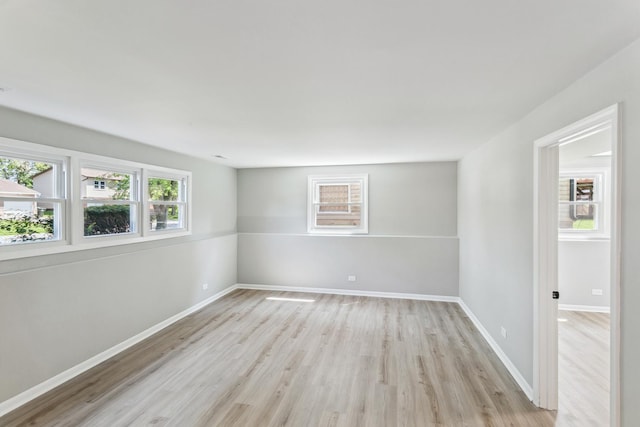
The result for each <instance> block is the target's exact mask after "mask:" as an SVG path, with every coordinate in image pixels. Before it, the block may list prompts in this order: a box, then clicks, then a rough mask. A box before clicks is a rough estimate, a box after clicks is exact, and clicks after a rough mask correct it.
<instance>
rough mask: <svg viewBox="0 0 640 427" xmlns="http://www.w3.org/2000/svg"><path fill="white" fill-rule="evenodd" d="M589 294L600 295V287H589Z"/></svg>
mask: <svg viewBox="0 0 640 427" xmlns="http://www.w3.org/2000/svg"><path fill="white" fill-rule="evenodd" d="M591 295H602V289H591Z"/></svg>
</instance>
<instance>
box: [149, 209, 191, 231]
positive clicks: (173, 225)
mask: <svg viewBox="0 0 640 427" xmlns="http://www.w3.org/2000/svg"><path fill="white" fill-rule="evenodd" d="M183 218H184V206H183V205H178V204H151V205H149V226H150V229H151V231H157V230H175V229H180V228H184V219H183Z"/></svg>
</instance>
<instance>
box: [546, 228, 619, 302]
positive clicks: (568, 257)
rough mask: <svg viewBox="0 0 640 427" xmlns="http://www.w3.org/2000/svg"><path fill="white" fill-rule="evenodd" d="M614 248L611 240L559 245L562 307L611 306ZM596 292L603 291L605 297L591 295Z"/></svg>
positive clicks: (559, 278)
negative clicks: (563, 305) (611, 266)
mask: <svg viewBox="0 0 640 427" xmlns="http://www.w3.org/2000/svg"><path fill="white" fill-rule="evenodd" d="M610 245H611V242H610V241H609V240H560V241H559V242H558V290H559V291H560V301H559V302H560V304H569V305H585V306H591V307H601V308H608V307H609V301H610V285H609V283H610V282H611V279H610V273H611V270H610V268H609V267H610V265H611V251H610ZM592 289H602V295H591V290H592Z"/></svg>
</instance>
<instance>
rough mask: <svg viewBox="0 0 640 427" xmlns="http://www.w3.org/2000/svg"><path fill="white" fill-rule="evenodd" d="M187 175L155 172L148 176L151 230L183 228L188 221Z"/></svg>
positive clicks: (148, 219) (148, 221) (148, 217)
mask: <svg viewBox="0 0 640 427" xmlns="http://www.w3.org/2000/svg"><path fill="white" fill-rule="evenodd" d="M186 190H187V176H186V175H181V176H180V175H178V176H175V175H174V176H167V175H156V174H153V173H152V175H151V176H149V177H148V178H147V195H148V216H147V223H148V224H149V230H150V231H152V232H158V231H162V230H183V229H185V228H186V223H187V203H186V200H187V191H186Z"/></svg>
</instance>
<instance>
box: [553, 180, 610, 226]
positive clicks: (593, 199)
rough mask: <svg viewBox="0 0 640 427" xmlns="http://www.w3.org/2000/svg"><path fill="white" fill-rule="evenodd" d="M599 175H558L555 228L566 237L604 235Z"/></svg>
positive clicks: (602, 203)
mask: <svg viewBox="0 0 640 427" xmlns="http://www.w3.org/2000/svg"><path fill="white" fill-rule="evenodd" d="M603 181H604V176H603V174H602V173H561V174H560V177H559V181H558V199H559V201H558V228H559V232H560V233H561V234H562V233H565V234H574V235H579V234H594V233H599V234H600V233H602V234H606V231H605V226H604V216H605V212H604V195H603V187H604V185H603V184H604V182H603Z"/></svg>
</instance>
